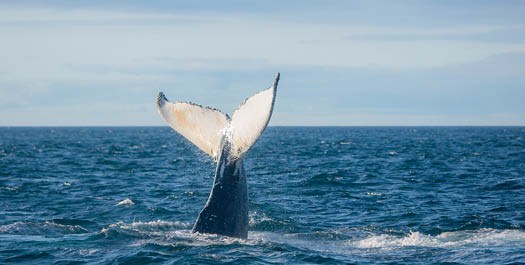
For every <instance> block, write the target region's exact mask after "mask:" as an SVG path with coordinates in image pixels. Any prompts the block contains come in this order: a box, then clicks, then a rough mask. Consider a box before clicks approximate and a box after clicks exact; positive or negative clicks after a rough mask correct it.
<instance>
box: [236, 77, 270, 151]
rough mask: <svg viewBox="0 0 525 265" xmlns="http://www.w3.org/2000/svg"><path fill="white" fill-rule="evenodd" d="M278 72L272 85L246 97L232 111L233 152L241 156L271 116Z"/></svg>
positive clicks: (258, 135) (253, 142) (260, 132)
mask: <svg viewBox="0 0 525 265" xmlns="http://www.w3.org/2000/svg"><path fill="white" fill-rule="evenodd" d="M279 76H280V74H279V73H277V76H276V77H275V80H274V82H273V85H272V86H271V87H270V88H268V89H265V90H262V91H260V92H259V93H257V94H255V95H253V96H252V97H250V98H247V99H246V100H245V101H244V102H243V103H242V104H241V105H239V106H238V107H237V109H236V110H235V111H234V112H233V115H232V120H231V122H230V126H231V131H232V138H233V139H232V148H233V149H234V150H233V154H234V155H237V156H238V157H241V156H242V155H243V154H244V153H246V152H247V151H248V150H249V149H250V148H251V147H252V146H253V145H254V144H255V142H256V141H257V139H259V137H260V136H261V134H262V132H263V131H264V129H265V128H266V126H267V125H268V122H269V121H270V118H271V116H272V111H273V105H274V103H275V95H276V92H277V85H278V83H279Z"/></svg>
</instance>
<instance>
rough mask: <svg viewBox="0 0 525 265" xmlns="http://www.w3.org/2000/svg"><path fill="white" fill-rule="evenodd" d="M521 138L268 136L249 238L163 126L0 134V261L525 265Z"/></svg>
mask: <svg viewBox="0 0 525 265" xmlns="http://www.w3.org/2000/svg"><path fill="white" fill-rule="evenodd" d="M524 136H525V128H524V127H435V128H434V127H398V128H396V127H370V128H366V127H345V128H339V127H270V128H268V129H267V130H266V131H265V133H264V134H263V136H262V138H261V139H260V140H259V142H258V143H257V144H256V145H255V147H254V148H253V149H252V150H251V151H250V152H249V154H248V155H247V157H246V158H245V161H244V162H245V168H246V172H247V175H248V183H249V184H248V185H249V196H250V228H249V229H250V232H249V238H248V239H247V240H240V239H233V238H228V237H222V236H217V235H208V234H193V233H191V227H192V225H193V222H194V221H195V219H196V217H197V215H198V213H199V211H200V210H201V208H202V207H203V205H204V203H205V202H206V200H207V198H208V194H209V191H210V189H211V184H212V181H213V173H214V170H215V164H214V161H213V160H212V159H211V158H209V157H207V155H205V154H203V153H201V152H200V151H199V150H197V149H196V148H195V147H194V146H192V145H191V144H190V143H189V142H188V141H186V140H185V139H183V138H182V137H181V136H179V135H177V134H175V133H174V132H173V131H172V130H171V129H169V128H167V127H131V128H102V127H94V128H6V127H4V128H0V242H1V243H0V264H18V263H26V264H82V263H89V264H148V263H161V264H181V263H192V264H216V263H217V264H221V263H236V264H237V263H238V264H242V263H250V264H251V263H259V264H266V263H268V264H269V263H327V264H334V263H359V264H363V263H391V262H394V263H422V264H427V263H440V262H457V263H469V264H481V263H495V264H503V263H519V262H525V148H524V144H525V140H524Z"/></svg>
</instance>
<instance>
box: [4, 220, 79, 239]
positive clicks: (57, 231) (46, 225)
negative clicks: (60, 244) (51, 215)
mask: <svg viewBox="0 0 525 265" xmlns="http://www.w3.org/2000/svg"><path fill="white" fill-rule="evenodd" d="M84 232H87V230H86V229H85V228H83V227H82V226H79V225H64V224H57V223H54V222H49V221H45V222H15V223H11V224H6V225H1V226H0V233H1V234H20V235H46V236H59V235H65V234H75V233H84Z"/></svg>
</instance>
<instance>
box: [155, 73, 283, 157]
mask: <svg viewBox="0 0 525 265" xmlns="http://www.w3.org/2000/svg"><path fill="white" fill-rule="evenodd" d="M279 77H280V74H279V73H277V76H276V77H275V80H274V82H273V85H272V86H271V87H270V88H268V89H265V90H262V91H259V92H258V93H256V94H255V95H253V96H252V97H250V98H247V99H246V100H244V102H243V103H241V104H240V105H239V106H238V107H237V109H235V111H234V112H233V116H232V118H231V119H230V117H229V116H228V115H226V114H224V113H222V112H221V111H220V110H217V109H214V108H210V107H203V106H200V105H197V104H194V103H191V102H175V103H172V102H169V101H168V99H167V98H166V96H165V95H164V93H162V92H160V93H159V95H158V96H157V108H158V110H159V113H160V116H162V118H163V119H164V121H166V123H168V124H169V125H170V127H171V128H173V129H174V130H175V131H177V132H178V133H179V134H181V135H182V136H184V137H185V138H186V139H188V140H189V141H190V142H192V143H193V144H194V145H196V146H197V147H198V148H199V149H201V150H202V151H204V152H205V153H207V154H208V155H210V156H212V157H213V158H215V159H217V156H218V153H219V151H220V150H219V149H220V144H221V138H222V137H223V136H227V137H228V138H229V140H230V142H231V148H232V149H233V152H232V155H236V156H238V157H241V156H242V155H243V154H244V153H245V152H247V151H248V150H249V149H250V148H251V147H252V146H253V145H254V144H255V142H256V141H257V139H259V137H260V136H261V134H262V132H263V131H264V129H265V128H266V126H267V125H268V122H269V121H270V117H271V116H272V111H273V105H274V103H275V95H276V92H277V85H278V83H279Z"/></svg>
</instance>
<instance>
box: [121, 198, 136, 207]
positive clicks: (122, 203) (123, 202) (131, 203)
mask: <svg viewBox="0 0 525 265" xmlns="http://www.w3.org/2000/svg"><path fill="white" fill-rule="evenodd" d="M117 205H128V206H133V205H135V203H134V202H133V201H132V200H130V199H129V198H126V199H125V200H122V201H120V202H119V203H117Z"/></svg>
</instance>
